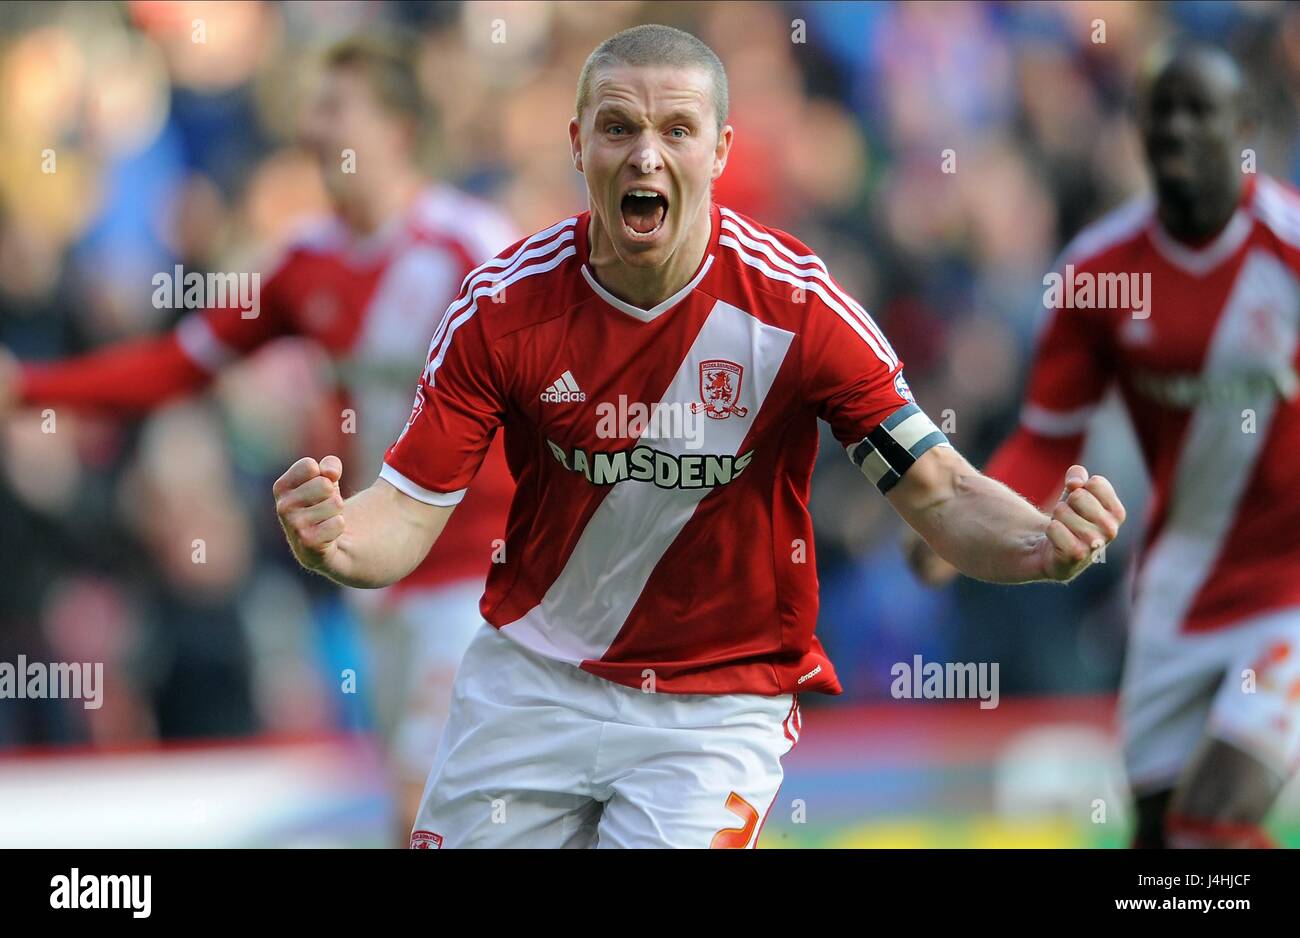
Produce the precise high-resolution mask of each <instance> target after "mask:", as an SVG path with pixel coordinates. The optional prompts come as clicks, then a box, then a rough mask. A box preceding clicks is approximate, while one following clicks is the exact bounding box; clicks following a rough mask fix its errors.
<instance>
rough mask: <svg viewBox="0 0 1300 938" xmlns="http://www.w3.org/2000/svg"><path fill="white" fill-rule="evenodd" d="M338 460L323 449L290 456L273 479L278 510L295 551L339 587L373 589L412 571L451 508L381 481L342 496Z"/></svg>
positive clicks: (307, 566)
mask: <svg viewBox="0 0 1300 938" xmlns="http://www.w3.org/2000/svg"><path fill="white" fill-rule="evenodd" d="M341 474H342V465H341V464H340V463H339V461H338V459H337V458H336V457H333V456H328V457H326V458H325V459H324V460H322V461H321V462H320V463H319V464H318V463H316V461H315V460H312V459H301V460H299V461H298V462H296V463H294V465H293V466H291V467H290V468H289V471H288V472H286V473H285V474H284V475H283V476H281V477H280V479H279V480H277V481H276V484H275V496H276V512H277V514H278V515H279V516H280V523H281V526H282V527H283V528H284V531H285V537H286V538H287V539H288V541H289V547H290V548H291V549H292V550H293V554H294V556H295V557H296V558H297V559H298V562H299V563H301V564H302V565H303V566H304V567H306V568H307V569H308V570H312V571H315V572H316V573H319V574H321V575H322V576H325V577H328V578H329V579H331V580H333V581H334V582H335V583H338V584H340V585H341V586H351V587H356V588H358V589H377V588H379V587H383V586H390V585H391V584H393V583H396V582H397V581H398V580H400V579H402V578H403V577H404V576H406V575H407V574H408V573H410V572H411V571H412V570H414V569H415V568H416V567H417V566H418V565H419V563H420V561H422V560H423V559H424V557H425V555H426V554H428V552H429V548H430V547H432V546H433V542H434V541H435V540H437V538H438V535H439V534H441V533H442V529H443V527H444V526H445V525H446V523H447V519H448V518H449V517H450V516H451V512H452V509H451V508H445V507H437V506H432V505H426V504H423V503H421V502H417V501H416V500H415V499H413V498H410V497H409V496H407V495H404V494H403V493H401V492H399V491H398V490H397V489H395V488H394V487H393V486H391V485H389V484H388V483H387V482H385V481H384V480H382V479H380V480H377V481H376V482H375V483H374V485H372V486H370V488H368V489H366V490H365V491H363V492H359V493H358V494H356V495H354V496H352V497H351V498H349V499H347V500H346V501H345V500H344V499H343V498H341V497H340V495H339V492H338V480H339V476H340V475H341Z"/></svg>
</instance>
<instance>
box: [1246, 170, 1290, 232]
mask: <svg viewBox="0 0 1300 938" xmlns="http://www.w3.org/2000/svg"><path fill="white" fill-rule="evenodd" d="M1254 209H1255V215H1256V217H1257V218H1259V220H1260V221H1262V222H1263V223H1264V224H1265V225H1267V226H1268V229H1269V230H1270V231H1272V232H1273V234H1275V235H1277V236H1278V237H1279V238H1281V239H1282V240H1283V241H1285V242H1286V243H1287V244H1289V245H1290V246H1291V247H1293V248H1300V197H1297V196H1296V195H1295V193H1292V192H1290V191H1288V190H1287V189H1286V188H1284V187H1283V186H1281V185H1280V184H1279V183H1277V182H1276V181H1274V180H1272V179H1269V178H1268V177H1267V176H1261V177H1260V178H1259V182H1258V183H1257V188H1256V190H1255V199H1254Z"/></svg>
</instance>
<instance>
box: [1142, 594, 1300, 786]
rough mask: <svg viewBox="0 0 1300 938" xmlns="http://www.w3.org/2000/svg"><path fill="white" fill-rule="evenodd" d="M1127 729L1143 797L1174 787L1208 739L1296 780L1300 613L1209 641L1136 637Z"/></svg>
mask: <svg viewBox="0 0 1300 938" xmlns="http://www.w3.org/2000/svg"><path fill="white" fill-rule="evenodd" d="M1248 669H1249V670H1250V672H1251V673H1252V675H1253V678H1252V677H1251V676H1250V675H1247V674H1246V673H1245V672H1247V670H1248ZM1120 727H1121V733H1122V736H1123V742H1124V761H1125V764H1126V766H1127V769H1128V775H1129V783H1130V785H1131V786H1132V787H1133V789H1134V791H1135V792H1137V793H1138V794H1139V795H1141V794H1146V793H1148V792H1154V791H1160V790H1162V789H1168V788H1172V787H1174V785H1175V783H1176V782H1177V780H1178V778H1179V776H1180V775H1181V774H1182V772H1183V770H1184V768H1186V766H1187V764H1188V762H1189V761H1190V760H1191V758H1192V755H1193V754H1194V753H1195V751H1196V749H1197V747H1198V746H1199V745H1200V743H1201V741H1202V740H1203V739H1204V738H1205V737H1207V736H1208V737H1212V738H1214V739H1219V740H1223V741H1224V742H1228V743H1231V744H1232V745H1234V746H1237V747H1238V748H1240V749H1242V750H1244V751H1246V752H1248V753H1250V754H1251V755H1253V756H1255V758H1257V759H1259V760H1260V761H1261V762H1263V763H1264V764H1265V765H1268V766H1271V767H1273V768H1274V769H1276V770H1277V771H1279V772H1282V773H1284V774H1286V775H1290V774H1291V773H1293V772H1294V771H1295V769H1296V765H1297V759H1300V609H1285V610H1280V611H1278V612H1273V613H1269V614H1267V615H1263V616H1258V617H1255V618H1253V619H1250V620H1249V621H1246V622H1243V623H1240V624H1237V625H1231V626H1228V627H1226V628H1224V629H1223V630H1221V631H1215V632H1209V633H1204V634H1178V635H1173V636H1145V635H1143V634H1141V633H1140V631H1135V632H1134V634H1133V636H1132V637H1131V639H1130V640H1129V646H1128V657H1127V660H1126V661H1125V665H1124V679H1123V682H1122V683H1121V685H1120Z"/></svg>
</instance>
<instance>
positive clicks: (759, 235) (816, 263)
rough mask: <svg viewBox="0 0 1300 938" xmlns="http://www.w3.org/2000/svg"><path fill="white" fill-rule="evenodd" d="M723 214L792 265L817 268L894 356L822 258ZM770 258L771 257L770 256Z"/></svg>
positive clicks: (728, 212) (728, 211) (729, 213)
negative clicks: (799, 249) (840, 286)
mask: <svg viewBox="0 0 1300 938" xmlns="http://www.w3.org/2000/svg"><path fill="white" fill-rule="evenodd" d="M722 214H723V215H724V216H726V219H727V220H728V221H730V222H732V223H733V224H735V225H737V226H739V227H741V228H743V229H744V230H745V231H747V232H748V233H749V234H750V236H751V237H753V238H756V239H758V240H759V241H762V242H765V243H767V244H768V245H770V246H771V247H773V248H775V249H776V250H777V251H778V252H780V253H781V254H782V255H784V257H785V258H786V259H787V260H788V261H790V262H791V263H793V264H796V265H799V264H810V265H812V266H813V267H815V268H817V270H819V271H821V273H822V275H823V276H822V278H821V279H822V280H824V281H825V283H826V284H827V286H829V287H830V288H831V290H833V291H834V292H835V295H836V296H838V297H839V298H840V301H841V302H842V303H844V304H845V305H846V306H848V308H849V309H851V310H853V311H854V312H856V313H857V314H858V315H859V316H860V317H861V318H862V320H863V322H864V323H865V324H866V326H867V328H868V329H870V330H871V331H872V332H874V333H875V335H876V338H877V339H879V340H880V342H881V343H882V344H883V345H884V346H885V347H886V348H888V349H890V354H891V355H892V354H893V349H892V348H891V347H890V345H889V340H888V339H886V338H885V334H884V333H883V332H881V331H880V327H879V326H877V325H876V323H875V320H873V319H872V318H871V316H870V314H868V313H867V311H866V310H865V309H864V308H863V307H862V305H861V304H860V303H858V301H857V300H855V299H853V297H851V296H849V295H848V294H847V293H845V292H844V291H843V290H841V289H840V288H839V287H838V286H837V285H836V283H835V281H834V280H833V279H832V278H831V272H830V271H829V270H828V269H827V268H826V264H825V263H824V262H823V261H822V259H821V258H820V257H818V256H817V255H816V254H795V253H794V251H792V250H790V248H788V247H786V246H785V245H784V244H782V243H781V242H780V241H779V240H777V239H776V238H774V237H772V236H771V235H770V234H768V233H767V232H764V231H759V230H758V229H757V228H755V227H754V226H753V225H751V224H749V223H748V222H746V221H745V220H744V219H743V218H741V217H740V216H739V215H737V214H736V213H735V212H733V211H732V210H731V209H729V208H723V209H722ZM724 224H725V223H724ZM742 240H743V239H742ZM765 253H766V252H765ZM769 256H771V255H770V254H769ZM895 359H897V356H895Z"/></svg>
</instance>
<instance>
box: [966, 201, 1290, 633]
mask: <svg viewBox="0 0 1300 938" xmlns="http://www.w3.org/2000/svg"><path fill="white" fill-rule="evenodd" d="M1065 265H1068V266H1065ZM1062 270H1063V271H1064V273H1066V274H1072V279H1073V280H1074V282H1075V294H1076V296H1075V299H1076V302H1075V303H1074V304H1073V305H1071V304H1070V303H1068V302H1061V303H1060V304H1058V308H1056V309H1055V310H1054V311H1053V312H1052V315H1051V319H1050V322H1049V324H1048V326H1047V328H1046V330H1045V331H1044V333H1043V335H1042V338H1041V339H1040V344H1039V349H1038V353H1037V356H1036V359H1035V362H1034V367H1033V371H1032V375H1031V378H1030V385H1029V392H1028V399H1027V402H1026V405H1025V408H1024V410H1023V413H1022V421H1021V422H1022V428H1021V430H1020V432H1019V434H1018V436H1020V437H1022V438H1028V439H1032V440H1037V441H1042V445H1043V446H1047V445H1055V444H1056V442H1060V441H1064V442H1066V443H1067V444H1068V443H1070V441H1074V442H1075V443H1080V442H1081V441H1082V437H1083V433H1084V430H1085V427H1086V425H1087V423H1088V420H1089V418H1090V416H1091V414H1092V411H1093V408H1094V407H1095V406H1096V404H1097V403H1098V401H1099V399H1100V398H1101V397H1102V395H1103V393H1104V392H1105V391H1106V389H1107V387H1108V386H1109V385H1110V384H1111V383H1112V382H1116V383H1117V384H1118V387H1119V390H1120V392H1121V394H1122V397H1123V399H1124V401H1125V403H1126V405H1127V409H1128V412H1129V414H1130V415H1131V417H1132V420H1133V424H1134V428H1135V430H1136V432H1137V438H1138V440H1139V441H1140V443H1141V447H1142V454H1143V457H1144V460H1145V463H1146V466H1147V469H1148V471H1149V474H1150V476H1151V480H1152V483H1153V505H1152V514H1151V518H1150V526H1149V528H1148V531H1147V535H1146V543H1145V544H1144V549H1143V556H1142V559H1141V563H1140V566H1139V568H1138V572H1137V581H1136V607H1135V612H1134V617H1135V618H1134V626H1135V628H1137V629H1139V630H1142V631H1144V632H1145V633H1147V634H1170V635H1172V634H1176V633H1178V632H1179V631H1184V632H1200V631H1204V630H1209V629H1217V628H1220V627H1224V626H1228V625H1232V624H1233V623H1236V622H1240V621H1242V620H1245V619H1248V618H1250V617H1252V616H1254V615H1255V614H1256V613H1260V612H1263V611H1267V610H1272V609H1276V608H1280V607H1285V606H1296V605H1300V576H1298V575H1297V573H1298V572H1300V533H1297V532H1300V401H1298V400H1297V389H1298V388H1300V382H1298V381H1297V377H1296V367H1297V337H1298V335H1300V196H1297V195H1296V194H1295V193H1294V192H1293V191H1292V190H1290V189H1288V188H1285V187H1284V186H1282V185H1281V184H1279V183H1277V182H1275V181H1273V180H1271V179H1268V178H1261V179H1259V180H1258V183H1255V182H1254V180H1253V179H1252V180H1251V181H1250V182H1249V183H1248V184H1247V186H1246V189H1245V192H1244V194H1243V199H1242V203H1241V205H1240V206H1239V207H1238V209H1237V211H1236V213H1235V214H1234V215H1233V216H1232V219H1231V221H1229V222H1228V224H1227V226H1226V227H1225V228H1224V229H1223V231H1222V232H1220V233H1219V234H1218V235H1217V236H1215V237H1214V238H1213V239H1212V240H1210V241H1209V242H1208V243H1205V244H1202V245H1200V246H1195V247H1193V246H1189V245H1187V244H1183V243H1180V242H1178V241H1176V240H1174V239H1173V238H1172V237H1171V236H1170V235H1169V234H1168V233H1167V232H1166V231H1165V230H1164V229H1163V227H1162V226H1161V225H1160V222H1159V220H1158V219H1157V217H1156V215H1155V205H1154V202H1153V200H1151V199H1150V198H1145V199H1140V200H1138V201H1135V202H1133V203H1131V204H1129V205H1128V206H1126V207H1123V208H1120V209H1119V210H1117V211H1116V212H1114V213H1113V214H1112V215H1110V216H1109V217H1107V218H1105V219H1103V220H1102V221H1100V222H1099V223H1097V224H1096V225H1094V226H1092V227H1091V228H1088V229H1086V230H1085V231H1084V232H1083V233H1081V234H1080V235H1079V236H1078V237H1077V238H1076V239H1075V240H1074V241H1073V242H1072V243H1071V245H1070V246H1068V247H1067V248H1066V251H1065V253H1064V255H1063V258H1062ZM1058 272H1060V271H1058ZM1107 275H1122V276H1123V277H1124V278H1126V279H1127V280H1128V283H1129V284H1130V285H1134V286H1137V287H1138V288H1139V289H1142V287H1141V282H1142V281H1141V279H1140V278H1142V277H1143V276H1145V275H1149V278H1147V286H1146V287H1145V290H1144V292H1145V293H1147V294H1148V295H1147V296H1146V297H1145V298H1144V300H1143V306H1142V308H1139V309H1137V313H1136V315H1135V312H1134V308H1135V307H1134V303H1133V302H1132V300H1133V299H1134V298H1133V297H1130V302H1129V303H1127V304H1125V303H1123V302H1119V303H1115V302H1110V303H1101V302H1095V301H1094V302H1092V303H1091V306H1090V308H1089V304H1088V303H1081V302H1078V300H1079V298H1080V296H1081V294H1079V292H1078V290H1079V288H1081V287H1082V285H1083V284H1085V283H1091V284H1096V285H1101V284H1104V283H1107V282H1109V283H1111V284H1117V283H1119V281H1117V280H1115V279H1114V278H1113V277H1112V278H1111V279H1110V280H1109V281H1107V280H1106V278H1107ZM1130 275H1133V276H1134V277H1137V278H1138V279H1136V280H1134V279H1132V278H1131V277H1130ZM1070 279H1071V277H1070V276H1066V277H1065V280H1067V281H1068V280H1070ZM1119 295H1120V294H1112V296H1119ZM1100 297H1101V293H1100V292H1098V294H1097V298H1100ZM1063 299H1064V297H1063ZM1008 446H1009V450H1008V452H1009V454H1010V456H1012V457H1014V455H1015V446H1014V445H1013V444H1008ZM1066 458H1067V459H1068V458H1069V457H1068V455H1067V456H1066ZM1026 461H1027V460H1019V462H1022V463H1023V462H1026ZM994 463H995V464H1000V466H1001V467H1002V468H1001V471H992V470H991V472H992V474H995V475H998V476H999V477H1001V478H1003V480H1004V481H1006V482H1008V483H1009V484H1011V485H1012V486H1013V487H1015V488H1019V489H1020V490H1021V491H1025V492H1026V494H1030V493H1029V492H1028V491H1027V489H1026V487H1023V486H1021V485H1018V484H1017V475H1018V469H1017V465H1016V463H1017V460H1015V459H1014V458H1006V457H1004V458H1002V459H999V458H998V457H995V458H994ZM1065 465H1068V462H1067V463H1065ZM1061 468H1063V467H1061ZM1028 471H1029V470H1020V471H1019V474H1020V475H1023V474H1024V473H1026V472H1028ZM1057 479H1058V481H1057V482H1056V486H1057V487H1058V490H1059V485H1060V482H1059V475H1058V476H1057ZM1039 494H1041V493H1039Z"/></svg>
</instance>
